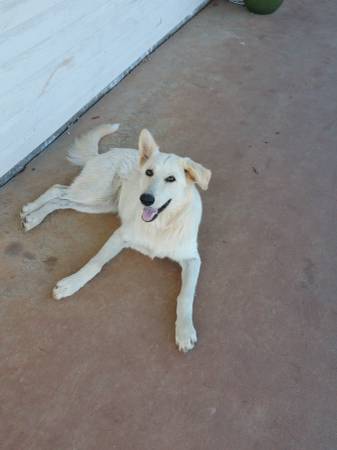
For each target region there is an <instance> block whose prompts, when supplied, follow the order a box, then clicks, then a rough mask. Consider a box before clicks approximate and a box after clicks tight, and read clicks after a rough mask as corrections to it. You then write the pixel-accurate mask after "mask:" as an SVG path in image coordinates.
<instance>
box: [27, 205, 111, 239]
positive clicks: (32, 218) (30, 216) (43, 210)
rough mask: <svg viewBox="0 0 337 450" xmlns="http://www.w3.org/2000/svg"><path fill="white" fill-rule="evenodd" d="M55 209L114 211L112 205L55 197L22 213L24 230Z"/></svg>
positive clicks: (90, 211) (30, 227)
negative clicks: (84, 203) (38, 206)
mask: <svg viewBox="0 0 337 450" xmlns="http://www.w3.org/2000/svg"><path fill="white" fill-rule="evenodd" d="M57 209H74V210H76V211H80V212H85V213H91V214H100V213H108V212H114V205H113V204H111V203H102V204H98V205H83V204H81V203H77V202H74V201H72V200H68V199H65V198H55V199H53V200H50V201H48V202H47V203H45V204H43V205H42V206H41V207H40V208H37V209H34V210H33V211H32V212H30V213H26V214H23V215H22V225H23V228H24V229H25V231H29V230H31V229H33V228H35V227H36V226H37V225H39V224H40V223H41V222H42V221H43V220H44V219H45V218H46V217H47V216H48V215H49V214H51V213H52V212H54V211H56V210H57Z"/></svg>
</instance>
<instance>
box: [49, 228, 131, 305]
mask: <svg viewBox="0 0 337 450" xmlns="http://www.w3.org/2000/svg"><path fill="white" fill-rule="evenodd" d="M124 247H126V242H125V241H124V239H123V237H122V233H121V229H120V228H119V229H118V230H117V231H115V233H114V234H113V235H112V236H111V237H110V238H109V239H108V241H107V242H106V243H105V244H104V245H103V247H102V248H101V250H100V251H99V252H98V253H97V254H96V255H95V256H94V257H93V258H91V259H90V261H89V262H87V264H85V265H84V266H83V267H82V268H81V269H80V270H79V271H78V272H76V273H74V274H73V275H70V276H69V277H66V278H63V279H62V280H60V281H59V282H58V283H57V284H56V286H55V288H54V290H53V297H54V298H55V299H56V300H60V299H61V298H64V297H68V296H69V295H72V294H74V293H75V292H76V291H78V290H79V289H80V288H81V287H82V286H84V285H85V284H86V283H87V282H88V281H90V280H91V279H92V278H94V276H95V275H97V274H98V273H99V272H100V271H101V269H102V267H103V266H104V264H106V263H107V262H108V261H110V259H112V258H113V257H114V256H116V255H117V254H118V253H119V252H120V251H121V250H122V249H123V248H124Z"/></svg>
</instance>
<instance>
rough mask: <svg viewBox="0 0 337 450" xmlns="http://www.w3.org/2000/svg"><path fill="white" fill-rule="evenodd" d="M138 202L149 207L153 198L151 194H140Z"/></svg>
mask: <svg viewBox="0 0 337 450" xmlns="http://www.w3.org/2000/svg"><path fill="white" fill-rule="evenodd" d="M140 201H141V202H142V203H143V205H145V206H151V205H153V203H154V197H153V195H152V194H142V195H141V196H140Z"/></svg>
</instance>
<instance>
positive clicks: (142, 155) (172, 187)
mask: <svg viewBox="0 0 337 450" xmlns="http://www.w3.org/2000/svg"><path fill="white" fill-rule="evenodd" d="M139 166H140V189H141V193H140V197H139V200H140V202H141V203H142V205H143V207H144V209H143V214H142V218H143V220H144V221H145V222H152V221H153V220H155V219H156V218H157V217H158V216H159V214H161V213H163V212H164V211H165V210H166V209H167V208H170V209H172V208H174V210H177V209H179V208H180V207H182V206H183V204H184V203H185V202H186V199H187V198H188V194H189V191H190V190H191V187H192V185H193V184H197V185H198V186H199V187H200V188H201V189H204V190H206V189H207V188H208V183H209V180H210V178H211V171H210V170H208V169H206V168H205V167H203V166H202V165H201V164H198V163H196V162H194V161H192V160H191V159H190V158H182V157H179V156H177V155H173V154H167V153H161V152H160V151H159V147H158V145H157V144H156V142H155V140H154V138H153V136H152V135H151V133H150V132H149V131H148V130H142V132H141V133H140V136H139Z"/></svg>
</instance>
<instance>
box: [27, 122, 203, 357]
mask: <svg viewBox="0 0 337 450" xmlns="http://www.w3.org/2000/svg"><path fill="white" fill-rule="evenodd" d="M117 129H118V125H117V124H114V125H109V124H106V125H101V126H99V127H97V128H95V129H94V130H91V131H89V132H88V133H87V134H85V135H83V136H82V137H80V138H79V139H76V141H75V143H74V145H73V147H72V148H71V149H70V151H69V159H70V160H71V161H72V162H73V163H75V164H77V165H80V166H84V167H83V169H82V171H81V173H80V174H79V175H78V177H77V178H76V179H75V180H74V181H73V183H72V184H71V185H70V186H62V185H54V186H52V187H51V188H50V189H48V190H47V191H46V192H45V193H44V194H42V195H41V196H40V197H39V198H37V199H36V200H35V201H34V202H32V203H28V204H27V205H25V206H24V207H23V209H22V213H21V217H22V220H23V225H24V228H25V230H26V231H27V230H30V229H32V228H34V227H35V226H37V225H38V224H39V223H40V222H42V220H43V219H44V218H45V217H46V216H47V215H48V214H50V213H51V212H53V211H55V210H57V209H66V208H71V209H75V210H77V211H81V212H88V213H103V212H114V213H118V214H119V216H120V219H121V226H120V227H119V228H118V229H117V230H116V231H115V232H114V233H113V235H112V236H111V237H110V239H109V240H108V241H107V242H106V243H105V245H104V246H103V247H102V249H101V250H100V251H99V252H98V253H97V255H95V256H94V257H93V258H92V259H91V260H90V261H89V262H88V263H87V264H85V265H84V266H83V267H82V268H81V269H80V270H79V271H78V272H76V273H74V274H73V275H70V276H69V277H66V278H64V279H63V280H61V281H59V282H58V283H57V284H56V287H55V288H54V290H53V295H54V298H55V299H58V300H59V299H62V298H64V297H68V296H70V295H72V294H74V293H75V292H76V291H78V290H79V289H80V288H81V287H82V286H84V285H85V284H86V283H87V282H88V281H89V280H91V279H92V278H93V277H94V276H95V275H97V274H98V273H99V272H100V270H101V269H102V267H103V265H104V264H106V263H107V262H108V261H109V260H110V259H111V258H113V257H114V256H116V255H117V254H118V253H119V252H120V251H121V250H122V249H123V248H126V247H129V248H133V249H136V250H138V251H140V252H141V253H144V254H145V255H148V256H150V257H151V258H153V257H155V256H157V257H160V258H164V257H168V258H171V259H172V260H174V261H177V262H178V263H179V264H180V265H181V268H182V287H181V291H180V293H179V296H178V299H177V320H176V343H177V346H178V347H179V350H182V351H184V352H185V351H188V350H190V349H192V348H193V347H194V344H195V343H196V341H197V335H196V331H195V328H194V326H193V319H192V309H193V299H194V294H195V288H196V284H197V280H198V276H199V270H200V257H199V253H198V246H197V235H198V228H199V224H200V219H201V213H202V205H201V199H200V195H199V193H198V191H197V189H196V187H195V184H198V185H199V186H200V187H201V188H202V189H207V187H208V183H209V180H210V177H211V172H210V171H209V170H207V169H205V168H204V167H203V166H201V165H200V164H197V163H195V162H194V161H192V160H191V159H189V158H182V157H179V156H177V155H173V154H167V153H162V152H160V151H159V148H158V146H157V144H156V142H155V141H154V139H153V137H152V135H151V134H150V132H149V131H148V130H143V131H142V132H141V133H140V136H139V152H137V151H136V150H133V149H120V148H114V149H112V150H110V151H108V152H107V153H103V154H99V153H98V143H99V140H100V139H101V138H102V137H103V136H105V135H107V134H110V133H113V132H115V131H116V130H117ZM149 169H151V170H152V171H153V176H148V175H146V171H148V170H149ZM148 173H150V172H148ZM172 176H173V177H174V178H175V181H173V182H168V181H167V178H168V177H172ZM143 193H150V194H152V195H153V197H154V198H155V203H154V204H153V205H152V206H153V207H154V208H160V207H161V206H162V205H164V204H165V203H166V202H167V201H168V200H171V202H170V203H169V205H168V206H167V207H166V208H165V210H163V211H162V212H161V213H160V214H159V215H158V216H157V218H156V219H155V220H153V221H152V222H145V221H144V220H143V219H142V212H143V209H144V205H142V203H141V201H140V195H141V194H143Z"/></svg>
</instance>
